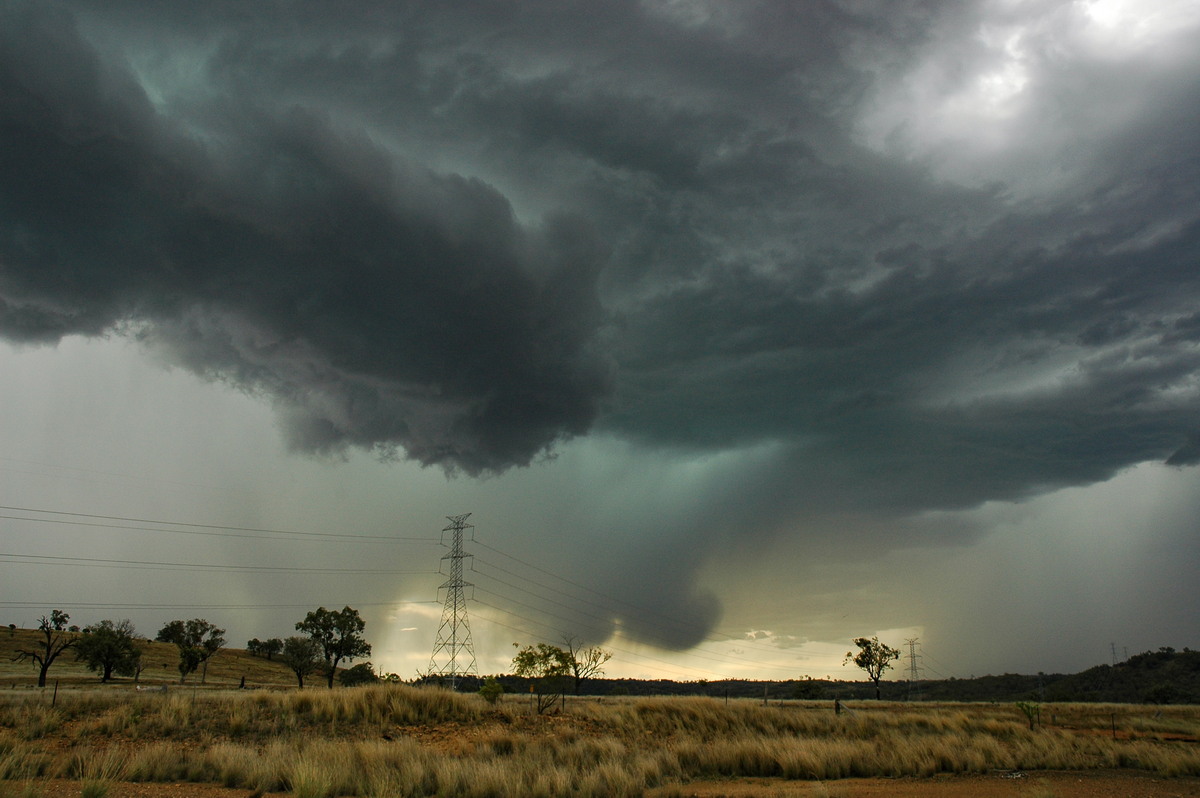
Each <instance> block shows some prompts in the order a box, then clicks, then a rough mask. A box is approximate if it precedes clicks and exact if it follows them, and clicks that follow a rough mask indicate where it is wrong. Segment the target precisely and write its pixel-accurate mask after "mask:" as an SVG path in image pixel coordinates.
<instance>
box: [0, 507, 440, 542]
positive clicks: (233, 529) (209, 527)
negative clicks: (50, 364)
mask: <svg viewBox="0 0 1200 798" xmlns="http://www.w3.org/2000/svg"><path fill="white" fill-rule="evenodd" d="M0 510H8V511H10V512H18V513H40V514H42V515H57V516H64V517H66V518H92V519H98V520H100V521H124V522H126V523H131V524H158V525H160V526H152V527H146V526H124V525H121V524H100V523H94V522H88V521H65V520H61V519H58V518H28V517H23V516H14V515H0V518H3V519H8V520H12V521H28V522H33V523H43V524H61V525H63V526H87V527H98V528H101V529H127V530H132V531H136V532H170V533H174V534H192V535H205V534H207V535H217V536H220V537H248V538H255V539H260V540H261V539H270V536H272V535H283V536H290V537H298V538H310V539H322V540H324V539H330V540H361V541H383V542H395V541H406V542H420V543H436V542H437V541H438V538H433V537H405V536H402V535H365V534H364V535H359V534H351V533H346V532H297V531H294V530H289V529H270V528H260V527H245V526H224V525H221V524H198V523H191V522H186V521H162V520H156V519H149V518H128V517H125V516H118V515H97V514H94V513H77V512H67V511H65V510H44V509H39V508H34V507H13V506H9V505H2V504H0ZM164 526H166V527H184V529H167V528H163V527H164ZM232 533H243V534H232Z"/></svg>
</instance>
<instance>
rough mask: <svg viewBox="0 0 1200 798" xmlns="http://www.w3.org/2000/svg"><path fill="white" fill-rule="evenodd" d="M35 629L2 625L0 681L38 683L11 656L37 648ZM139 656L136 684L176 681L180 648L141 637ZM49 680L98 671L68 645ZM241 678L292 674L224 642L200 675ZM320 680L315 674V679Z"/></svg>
mask: <svg viewBox="0 0 1200 798" xmlns="http://www.w3.org/2000/svg"><path fill="white" fill-rule="evenodd" d="M44 639H45V638H44V637H43V636H42V633H41V632H40V631H38V630H36V629H11V628H0V687H4V688H9V689H13V688H19V687H34V686H36V685H37V676H38V668H37V666H36V665H34V664H33V663H31V662H30V661H28V660H26V661H24V662H16V661H14V660H15V658H16V656H17V652H18V651H20V650H21V649H25V650H38V645H39V644H40V643H42V642H43V641H44ZM141 645H142V649H143V653H142V662H143V664H144V665H145V668H144V670H143V671H142V673H141V675H140V676H139V677H138V678H137V680H136V681H137V684H139V685H144V686H159V685H164V684H169V685H177V684H179V670H178V665H179V649H177V648H176V647H175V646H174V645H172V644H170V643H156V642H154V641H153V640H146V641H143V642H142V643H141ZM48 678H49V680H50V682H51V683H53V682H55V681H57V682H58V683H59V684H61V685H63V686H80V685H92V684H99V683H100V677H99V676H98V675H97V674H95V673H92V672H91V671H89V670H88V669H87V667H86V666H85V665H84V664H83V663H82V662H77V661H76V660H75V654H74V651H73V650H72V649H67V650H66V651H64V652H63V653H62V654H61V655H59V657H58V659H56V660H55V661H54V664H53V665H52V666H51V667H50V672H49V677H48ZM201 678H202V675H201V673H200V672H199V671H197V672H196V673H193V674H191V675H190V676H188V678H187V682H186V684H187V685H189V686H191V685H198V684H200V682H201ZM243 678H245V680H246V682H245V683H246V686H247V687H293V686H295V684H296V677H295V676H294V675H292V672H291V671H290V670H288V669H287V668H286V667H285V666H284V665H283V664H282V663H280V662H278V661H268V660H267V659H265V658H263V657H259V656H253V655H251V654H249V653H247V652H246V651H244V650H243V649H239V648H224V649H221V650H220V651H218V652H217V653H216V654H215V655H213V657H212V659H210V660H209V662H208V672H207V674H206V675H204V676H203V679H204V685H205V686H206V687H237V686H239V685H240V684H241V683H242V679H243ZM134 681H135V680H134V679H133V678H131V677H114V678H113V679H112V680H111V682H110V683H111V684H117V685H120V684H125V685H129V684H133V683H134ZM316 681H320V680H319V679H317V680H315V681H314V683H315V682H316Z"/></svg>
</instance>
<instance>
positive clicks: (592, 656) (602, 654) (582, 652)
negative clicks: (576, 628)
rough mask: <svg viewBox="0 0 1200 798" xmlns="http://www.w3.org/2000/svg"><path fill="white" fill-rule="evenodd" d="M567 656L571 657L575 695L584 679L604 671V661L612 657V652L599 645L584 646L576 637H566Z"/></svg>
mask: <svg viewBox="0 0 1200 798" xmlns="http://www.w3.org/2000/svg"><path fill="white" fill-rule="evenodd" d="M564 643H565V644H566V651H567V656H568V657H570V658H571V676H573V677H574V678H575V695H579V690H580V688H581V687H582V686H583V680H584V679H593V678H595V677H597V676H601V675H603V673H604V663H606V662H608V661H609V660H610V659H612V652H611V651H605V650H604V649H602V648H600V647H599V646H585V645H583V644H582V643H581V642H579V639H578V638H576V637H567V638H566V639H565V640H564Z"/></svg>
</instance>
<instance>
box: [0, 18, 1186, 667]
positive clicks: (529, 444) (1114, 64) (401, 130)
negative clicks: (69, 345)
mask: <svg viewBox="0 0 1200 798" xmlns="http://www.w3.org/2000/svg"><path fill="white" fill-rule="evenodd" d="M66 8H69V9H70V11H67V10H63V9H62V8H60V7H57V6H50V5H48V4H44V3H39V4H25V3H7V4H5V5H4V9H5V19H4V24H3V25H0V43H2V49H0V58H2V59H3V60H2V61H0V69H2V72H0V81H3V83H2V84H0V89H2V90H3V97H4V100H3V105H2V107H0V113H2V114H3V118H2V119H0V125H2V126H0V136H2V137H3V141H2V142H0V144H2V145H3V146H2V147H0V167H2V168H3V177H2V178H0V303H2V304H0V331H3V334H4V335H6V336H7V337H9V338H11V339H15V340H24V341H54V340H57V339H58V338H60V337H61V336H63V335H66V334H70V333H80V334H85V335H95V334H101V333H104V332H106V331H110V330H113V329H120V330H125V331H130V332H132V333H135V334H137V335H140V336H142V337H143V338H144V339H146V340H148V341H152V342H154V343H156V344H157V345H159V346H162V347H165V348H166V350H167V351H169V352H170V353H171V354H172V356H173V357H174V358H175V359H176V360H177V361H178V362H180V363H183V364H186V365H187V366H188V367H189V368H191V369H193V370H194V371H196V372H198V373H201V374H206V375H210V376H213V377H215V378H219V379H225V380H229V381H232V382H234V383H236V384H238V385H240V386H243V387H245V388H246V389H248V390H251V391H254V392H259V393H263V394H265V395H266V396H268V397H270V398H271V399H273V400H274V401H276V402H278V403H279V405H280V413H281V416H282V417H283V418H284V419H285V420H286V425H287V429H288V430H289V432H290V435H291V440H292V441H293V442H294V443H295V445H297V446H298V447H300V448H302V449H307V450H328V449H337V448H338V447H341V446H345V445H355V446H362V447H367V448H372V447H376V448H380V449H382V450H383V451H385V452H388V451H392V450H393V449H395V448H396V447H398V448H399V450H402V451H403V452H404V453H406V454H407V455H408V456H411V457H413V458H416V459H417V460H419V461H421V462H423V463H437V464H441V465H445V466H449V467H461V468H464V469H466V470H468V471H470V472H482V471H500V470H503V469H504V468H506V467H508V466H511V465H513V464H523V463H527V462H529V461H530V459H531V458H532V457H534V456H535V455H537V454H538V453H539V452H542V451H545V450H547V449H548V448H550V447H552V446H553V444H554V443H555V442H556V441H559V440H562V439H564V438H566V437H569V436H573V435H581V434H584V433H586V432H587V431H589V430H592V429H600V430H602V431H604V432H606V433H609V434H612V435H614V436H616V437H619V438H623V439H626V440H632V441H635V442H636V443H637V444H638V445H639V446H641V447H644V449H655V450H669V451H681V452H685V453H689V454H696V453H700V454H703V453H711V452H730V451H742V450H748V449H752V448H753V447H757V446H767V447H774V448H773V449H772V451H773V454H772V455H771V457H769V458H766V459H762V460H759V461H756V463H757V464H756V465H755V466H753V467H750V466H747V468H746V469H745V470H744V471H743V472H742V473H740V474H738V475H736V477H734V478H731V479H730V480H729V481H728V482H727V483H726V484H723V485H719V486H712V488H713V489H712V490H711V491H710V492H709V493H708V494H706V496H705V497H704V498H702V499H701V500H699V502H698V505H699V506H701V507H703V508H704V509H703V511H698V512H696V513H694V514H692V515H691V516H690V517H689V518H688V519H687V520H686V521H683V520H676V521H674V522H672V521H670V520H667V521H664V522H662V525H661V526H660V527H655V528H648V529H647V535H656V534H661V533H662V529H663V528H665V527H673V532H674V533H678V532H679V530H680V529H682V528H683V527H685V526H686V527H687V528H688V532H689V534H690V535H691V536H692V537H694V538H695V539H697V540H698V541H703V540H709V541H713V542H712V543H711V544H703V543H701V547H700V548H701V552H700V554H697V556H693V557H690V558H687V559H685V560H681V561H678V562H674V563H672V564H671V565H670V566H669V568H668V570H671V572H672V574H674V575H673V576H672V577H671V580H673V581H671V584H673V585H679V586H681V585H684V584H685V583H686V578H685V577H686V575H687V574H690V573H691V571H692V570H693V569H694V568H695V567H697V563H699V562H701V561H702V556H701V555H702V553H703V546H704V545H713V546H718V545H721V542H722V541H727V540H728V538H727V537H726V535H727V534H728V533H729V530H732V529H737V530H740V531H739V534H746V533H753V532H754V531H762V530H766V531H778V530H780V529H788V528H793V529H794V528H796V527H799V526H803V525H804V523H806V522H807V521H814V520H815V519H817V518H818V516H820V515H821V514H822V513H838V512H843V511H845V510H846V509H847V508H853V510H854V511H855V512H860V513H867V514H870V513H874V514H876V515H877V517H879V518H884V519H889V518H900V517H901V516H906V515H910V514H913V513H919V512H921V511H924V510H930V509H939V508H960V507H970V506H973V505H977V504H979V503H981V502H984V501H987V500H990V499H1011V498H1019V497H1024V496H1029V495H1033V494H1035V493H1038V492H1041V491H1046V490H1049V489H1052V488H1055V487H1061V486H1064V485H1073V484H1086V483H1090V482H1095V481H1098V480H1103V479H1106V478H1108V477H1109V476H1111V475H1112V474H1114V473H1115V472H1117V471H1118V470H1120V469H1122V468H1125V467H1127V466H1130V465H1132V464H1135V463H1138V462H1143V461H1146V460H1159V461H1162V460H1167V461H1168V462H1171V463H1173V464H1181V465H1182V464H1191V463H1194V462H1196V460H1197V458H1196V455H1195V439H1194V437H1189V436H1190V435H1194V433H1193V431H1194V430H1195V429H1198V428H1200V404H1198V403H1197V398H1198V395H1197V387H1196V386H1197V383H1198V378H1200V351H1198V350H1197V348H1196V341H1197V339H1198V337H1200V336H1198V335H1197V332H1196V331H1197V329H1198V327H1200V325H1198V324H1197V321H1196V320H1197V314H1196V307H1197V303H1198V300H1200V268H1198V267H1197V265H1198V264H1200V196H1198V192H1200V188H1198V187H1200V157H1198V156H1197V152H1200V150H1198V149H1197V147H1196V142H1198V141H1200V117H1198V116H1197V114H1196V113H1195V109H1196V108H1197V107H1200V64H1198V63H1197V58H1196V56H1195V55H1193V54H1191V52H1190V50H1186V49H1185V50H1180V51H1178V52H1176V50H1173V49H1172V48H1171V47H1168V46H1163V47H1161V48H1158V49H1157V50H1155V52H1154V56H1155V57H1154V58H1149V57H1147V59H1146V61H1145V63H1142V62H1141V61H1138V60H1136V59H1133V57H1132V56H1129V57H1125V56H1120V55H1119V54H1118V53H1115V52H1114V48H1111V47H1110V48H1107V49H1106V48H1105V47H1099V46H1096V47H1092V46H1090V45H1087V46H1085V45H1086V41H1085V38H1086V37H1085V34H1086V30H1085V28H1086V25H1087V20H1086V19H1085V16H1084V13H1085V12H1084V10H1083V9H1082V8H1081V7H1079V6H1075V5H1073V6H1071V7H1069V8H1068V7H1067V6H1065V5H1064V4H1061V3H1054V2H1046V3H1023V4H1019V5H1017V6H1013V7H1011V8H1007V7H1001V6H997V5H996V4H990V3H982V2H980V3H955V4H931V3H922V2H911V3H895V2H880V3H871V2H866V3H849V2H806V3H784V2H780V3H755V4H748V3H747V4H729V5H720V4H706V3H686V4H685V3H671V2H644V3H634V2H605V3H588V4H563V3H558V2H553V3H544V4H537V3H522V4H517V5H497V4H489V3H481V4H477V5H470V4H461V3H455V4H453V5H452V7H451V6H450V5H444V6H439V5H431V4H411V5H406V4H401V3H386V4H371V3H365V4H358V5H357V6H356V11H355V12H354V13H353V14H346V13H344V9H341V8H339V9H337V10H336V11H334V10H333V8H332V7H330V6H322V5H319V4H291V5H275V4H253V5H246V4H243V3H228V4H227V3H220V2H211V3H154V4H150V5H147V4H144V3H119V2H112V3H106V4H104V5H103V6H97V5H94V4H75V5H70V6H67V7H66ZM72 13H73V14H75V15H76V16H75V17H74V18H73V17H72ZM1194 23H1195V20H1191V24H1194ZM76 31H78V32H76ZM997 31H998V32H997ZM1087 35H1091V34H1087ZM1177 38H1178V37H1177ZM1172 41H1174V40H1172ZM1013 42H1016V44H1013ZM1081 42H1083V43H1082V44H1081ZM1089 48H1090V49H1089ZM1018 55H1019V56H1020V58H1019V59H1018V58H1017V56H1018ZM1131 59H1132V60H1131ZM1018 61H1019V63H1018ZM1006 70H1007V71H1006ZM1013 70H1016V72H1014V71H1013ZM1013 74H1016V75H1017V77H1012V75H1013ZM989 81H990V82H989ZM988 86H992V87H993V88H992V89H988V88H987V87H988ZM996 87H999V88H996ZM1014 87H1017V88H1014ZM1018 88H1019V92H1018ZM1001 90H1003V91H1009V90H1011V91H1013V92H1017V94H1016V95H1014V96H1018V95H1019V99H1004V97H1001V99H999V100H998V99H996V97H995V96H993V95H994V94H995V92H996V91H1001ZM988 91H992V92H993V94H988ZM1002 100H1003V102H1002ZM1004 103H1007V105H1005V104H1004ZM993 106H995V107H1000V108H1001V110H995V107H993ZM1001 106H1002V107H1001ZM955 114H957V116H955ZM989 114H990V115H989ZM1168 458H1169V460H1168ZM886 526H887V524H884V523H879V524H867V525H865V526H864V527H863V528H864V529H866V528H870V529H874V530H876V531H874V532H869V533H864V534H870V535H874V536H877V537H880V538H882V536H884V535H885V534H886V533H884V532H881V531H879V530H882V529H884V528H885V527H886ZM948 534H949V533H948ZM656 567H666V566H656ZM628 573H629V577H630V583H631V584H632V583H635V582H639V581H640V580H639V579H638V578H635V577H640V576H643V575H642V574H639V573H637V572H636V570H631V571H629V572H628ZM679 592H681V593H682V594H686V593H687V591H686V590H683V589H682V588H681V589H680V591H679ZM691 603H692V605H694V609H695V610H696V611H695V613H694V618H695V619H697V622H696V624H693V625H691V626H687V625H686V624H685V626H687V628H686V629H685V630H684V631H682V632H680V633H679V635H677V637H676V638H672V639H671V641H670V643H671V644H672V645H685V644H686V643H687V642H689V641H691V640H693V639H695V638H696V637H697V636H698V635H699V634H701V633H702V631H703V627H706V626H707V624H708V623H709V622H710V621H711V619H712V617H714V616H715V613H716V609H715V608H714V607H713V606H710V603H709V602H708V600H707V599H703V598H702V599H697V600H695V601H692V602H691ZM641 633H642V634H645V635H647V636H650V637H654V636H656V635H658V636H660V637H661V633H660V632H654V631H652V630H649V629H647V630H644V632H641Z"/></svg>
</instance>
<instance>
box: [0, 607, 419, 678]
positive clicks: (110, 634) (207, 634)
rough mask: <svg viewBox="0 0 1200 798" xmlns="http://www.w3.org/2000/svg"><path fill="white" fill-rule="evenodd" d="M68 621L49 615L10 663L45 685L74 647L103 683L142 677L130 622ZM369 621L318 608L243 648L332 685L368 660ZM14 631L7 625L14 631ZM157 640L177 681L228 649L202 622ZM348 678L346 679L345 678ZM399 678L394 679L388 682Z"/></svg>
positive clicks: (177, 625)
mask: <svg viewBox="0 0 1200 798" xmlns="http://www.w3.org/2000/svg"><path fill="white" fill-rule="evenodd" d="M70 619H71V616H70V615H69V614H67V613H66V612H64V611H62V610H58V609H56V610H51V612H50V615H49V616H42V617H41V619H40V620H39V623H38V627H37V628H38V631H39V633H40V638H39V639H38V640H37V642H36V645H31V646H28V647H26V648H19V649H17V651H16V655H15V656H14V657H13V661H15V662H22V661H27V660H28V661H31V662H33V663H34V664H35V665H36V666H37V667H38V669H39V670H38V686H39V687H45V686H46V674H47V672H48V671H49V670H50V666H51V665H53V664H54V662H55V660H57V659H58V658H59V656H61V655H62V654H63V652H65V651H67V650H69V649H73V650H74V651H75V659H76V661H80V662H83V663H85V664H86V665H87V667H88V669H89V670H91V671H93V672H95V673H98V674H100V681H101V682H107V681H108V680H109V679H111V678H112V677H113V676H114V675H118V676H133V677H134V678H135V679H137V678H138V677H139V676H140V675H141V673H142V670H143V669H144V665H143V664H142V655H143V652H144V650H145V643H146V639H145V638H143V637H141V636H139V635H138V633H137V630H136V629H135V628H134V626H133V623H132V622H130V621H129V619H124V620H120V621H112V620H103V621H100V622H99V623H95V624H92V625H90V626H87V627H84V628H83V629H80V628H79V627H78V626H71V625H69V622H70ZM365 628H366V622H365V621H364V620H363V619H362V617H361V616H360V615H359V614H358V610H355V609H353V608H351V607H344V608H343V609H341V610H327V609H325V608H324V607H318V608H317V609H315V610H313V611H312V612H310V613H308V614H307V615H305V616H304V619H303V620H302V621H299V622H298V623H297V624H296V630H297V631H298V632H301V633H302V634H301V635H294V636H292V637H288V638H287V639H286V640H284V639H281V638H271V639H269V640H266V641H260V640H258V639H257V638H256V639H253V640H250V641H249V642H248V643H247V645H246V650H247V651H249V652H250V653H251V654H257V655H259V656H263V657H265V658H267V659H268V660H270V659H272V658H273V657H274V656H276V655H278V656H279V661H280V662H282V663H283V664H284V665H286V666H287V667H288V668H289V669H290V670H291V671H292V673H294V674H295V675H296V681H297V684H298V685H299V686H300V687H303V686H304V679H305V677H307V676H309V675H311V674H313V673H317V672H320V673H321V674H322V675H324V676H325V677H326V679H327V684H328V685H329V687H333V680H334V676H335V674H336V673H337V670H338V665H339V664H340V663H342V662H349V661H350V660H354V659H359V658H362V657H366V656H369V655H370V653H371V645H370V643H368V642H367V641H366V639H365V638H364V637H363V631H364V629H365ZM15 631H16V627H15V625H12V626H10V628H9V632H10V634H12V633H14V632H15ZM154 639H155V641H156V642H160V643H171V644H174V645H175V646H176V648H177V649H178V650H179V664H178V670H179V682H180V683H181V684H182V683H184V682H185V681H186V680H187V677H188V676H190V675H191V674H193V673H195V672H196V671H197V670H199V671H200V683H201V684H204V683H205V682H206V681H207V677H208V662H209V660H211V659H212V658H213V657H214V656H215V655H216V654H217V652H219V651H220V650H221V649H222V648H224V646H225V630H224V629H221V628H220V627H218V626H217V625H216V624H213V623H210V622H209V621H207V620H205V619H204V618H192V619H190V620H174V621H170V622H168V623H166V624H165V625H164V626H163V627H162V628H161V629H159V630H158V634H157V635H155V637H154ZM350 670H351V671H354V673H349V671H347V672H343V674H342V676H343V678H342V682H343V684H361V683H363V682H366V681H378V680H379V677H378V676H376V675H375V673H374V671H373V670H372V669H371V665H370V663H363V664H362V665H360V666H355V668H351V669H350ZM347 674H349V675H347ZM387 678H389V679H391V680H394V679H398V677H396V676H395V675H394V674H389V676H388V677H387Z"/></svg>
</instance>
